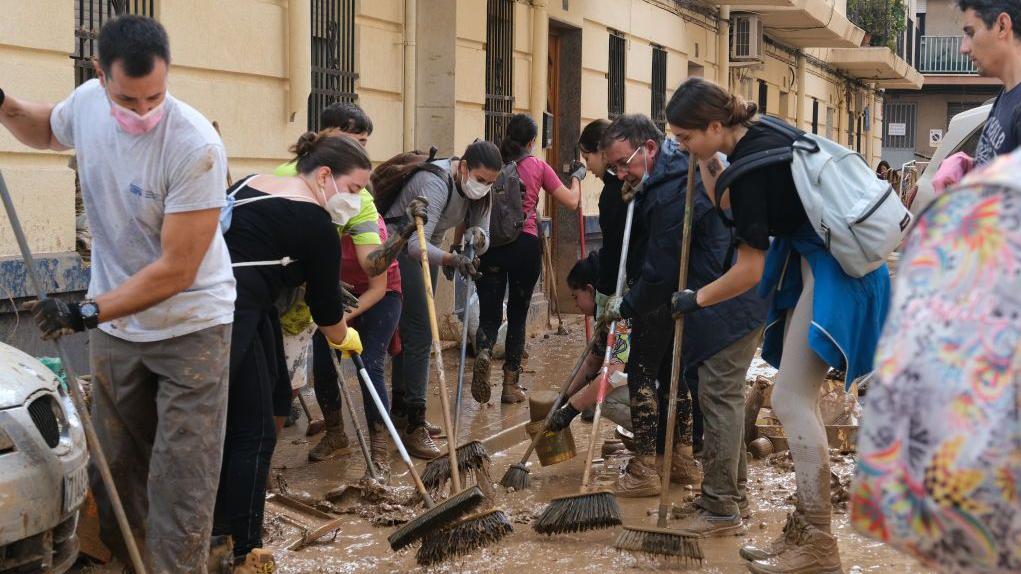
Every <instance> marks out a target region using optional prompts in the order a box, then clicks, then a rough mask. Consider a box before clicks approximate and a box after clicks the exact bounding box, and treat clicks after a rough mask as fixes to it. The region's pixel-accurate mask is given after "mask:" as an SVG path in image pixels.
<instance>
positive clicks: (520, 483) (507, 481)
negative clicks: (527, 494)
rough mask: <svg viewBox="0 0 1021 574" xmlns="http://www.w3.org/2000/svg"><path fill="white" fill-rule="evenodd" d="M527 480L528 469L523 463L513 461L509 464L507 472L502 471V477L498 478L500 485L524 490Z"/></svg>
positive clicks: (526, 486)
mask: <svg viewBox="0 0 1021 574" xmlns="http://www.w3.org/2000/svg"><path fill="white" fill-rule="evenodd" d="M528 482H529V473H528V469H527V468H525V465H523V464H517V463H515V464H512V465H510V467H509V468H508V469H507V472H505V473H503V478H502V479H500V486H503V487H504V488H513V489H514V490H525V489H526V488H528Z"/></svg>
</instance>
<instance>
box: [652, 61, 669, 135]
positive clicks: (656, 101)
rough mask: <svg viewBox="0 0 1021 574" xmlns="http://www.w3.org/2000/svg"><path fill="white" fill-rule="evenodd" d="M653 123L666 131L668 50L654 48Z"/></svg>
mask: <svg viewBox="0 0 1021 574" xmlns="http://www.w3.org/2000/svg"><path fill="white" fill-rule="evenodd" d="M652 121H654V122H656V127H658V128H659V130H660V131H662V132H665V131H666V50H664V49H663V48H661V47H660V46H653V47H652Z"/></svg>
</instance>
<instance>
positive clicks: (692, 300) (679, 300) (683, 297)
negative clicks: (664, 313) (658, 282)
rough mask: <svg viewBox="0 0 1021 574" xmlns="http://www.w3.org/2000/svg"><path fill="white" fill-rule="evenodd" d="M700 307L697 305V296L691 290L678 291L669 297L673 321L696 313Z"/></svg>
mask: <svg viewBox="0 0 1021 574" xmlns="http://www.w3.org/2000/svg"><path fill="white" fill-rule="evenodd" d="M701 308H702V306H701V305H699V304H698V294H697V293H696V292H695V291H692V290H691V289H685V290H684V291H678V292H676V293H674V294H673V296H672V297H670V311H671V313H672V314H673V316H674V319H680V318H681V316H683V315H687V314H688V313H691V312H692V311H698V310H699V309H701Z"/></svg>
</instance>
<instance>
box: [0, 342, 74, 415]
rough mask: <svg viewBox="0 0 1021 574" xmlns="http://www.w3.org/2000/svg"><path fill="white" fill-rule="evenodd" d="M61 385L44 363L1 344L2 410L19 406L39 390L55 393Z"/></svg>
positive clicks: (0, 385) (0, 405)
mask: <svg viewBox="0 0 1021 574" xmlns="http://www.w3.org/2000/svg"><path fill="white" fill-rule="evenodd" d="M59 384H60V383H59V382H58V381H57V377H56V376H54V374H53V372H52V371H50V370H49V369H47V368H46V367H45V366H44V365H43V364H42V363H40V362H39V361H37V360H35V359H34V358H32V357H31V356H30V355H27V354H25V353H23V352H21V351H19V350H18V349H15V348H14V347H11V346H9V345H4V344H3V343H0V409H7V408H11V407H15V406H19V405H21V404H23V403H24V402H25V399H26V398H28V396H29V395H31V394H33V393H35V392H37V391H38V390H39V389H49V390H53V391H55V390H56V389H57V386H58V385H59Z"/></svg>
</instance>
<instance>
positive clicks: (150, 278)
mask: <svg viewBox="0 0 1021 574" xmlns="http://www.w3.org/2000/svg"><path fill="white" fill-rule="evenodd" d="M194 281H195V273H186V272H182V271H181V269H179V268H178V267H176V266H173V265H170V264H169V263H168V262H167V261H165V260H163V259H157V260H156V261H154V262H152V263H150V264H149V265H146V266H145V267H143V268H142V269H141V271H139V272H138V273H135V274H134V275H132V276H131V277H129V278H128V280H127V281H125V282H124V283H121V284H120V285H119V286H118V287H117V288H116V289H114V290H113V291H108V292H106V293H103V294H102V295H100V296H98V297H96V304H97V305H98V306H99V320H100V322H107V321H113V320H114V319H119V318H121V317H126V316H128V315H133V314H135V313H139V312H141V311H145V310H146V309H148V308H150V307H153V306H154V305H158V304H159V303H162V302H163V301H166V300H167V299H169V298H171V297H173V296H174V295H177V294H178V293H180V292H181V291H184V290H185V289H187V288H188V287H190V286H191V284H192V283H194Z"/></svg>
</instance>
